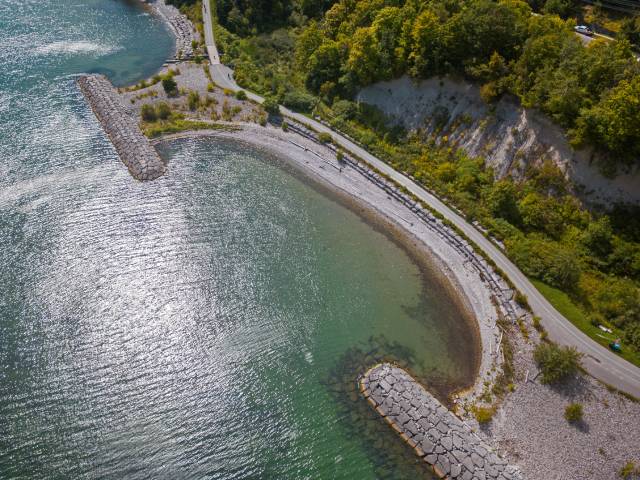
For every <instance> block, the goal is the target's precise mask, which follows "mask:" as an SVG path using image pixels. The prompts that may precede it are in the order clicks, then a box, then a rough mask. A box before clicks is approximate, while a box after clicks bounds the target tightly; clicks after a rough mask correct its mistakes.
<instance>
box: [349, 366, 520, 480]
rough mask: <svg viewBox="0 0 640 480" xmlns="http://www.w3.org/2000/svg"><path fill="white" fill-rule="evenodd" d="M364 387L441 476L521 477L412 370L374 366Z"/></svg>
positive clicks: (479, 479) (470, 478) (492, 479)
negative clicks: (430, 390)
mask: <svg viewBox="0 0 640 480" xmlns="http://www.w3.org/2000/svg"><path fill="white" fill-rule="evenodd" d="M360 390H361V392H362V394H363V395H364V396H365V397H366V398H367V400H368V401H369V403H370V404H371V405H372V406H373V407H374V408H375V409H376V411H377V412H378V413H379V414H380V415H381V416H382V417H383V418H384V419H385V420H386V421H387V423H389V425H391V427H392V428H393V429H394V430H396V431H397V432H398V433H399V434H400V436H401V437H402V439H403V440H404V441H405V442H407V443H408V444H409V445H410V446H411V447H412V448H413V449H414V450H415V452H416V454H417V455H418V456H419V457H421V458H423V459H424V461H425V462H427V463H428V464H429V465H431V467H432V468H433V471H434V472H435V473H436V475H438V476H439V477H440V478H450V479H462V480H522V475H521V474H520V472H519V470H518V468H517V467H514V466H512V465H507V462H506V461H505V460H503V459H502V458H500V456H498V454H497V453H496V452H495V450H494V449H493V448H491V447H490V446H489V445H487V444H486V443H485V442H483V441H482V440H481V439H480V438H479V437H478V436H477V435H476V434H475V433H474V432H473V431H472V430H471V428H470V427H469V426H468V425H467V424H465V423H463V422H462V421H461V420H460V419H459V418H458V417H456V416H455V415H454V414H453V413H451V412H450V411H449V409H447V408H446V407H445V406H444V405H442V404H441V403H440V402H439V401H438V400H437V399H436V398H435V397H433V396H432V395H431V394H429V392H427V391H426V390H425V389H424V388H423V387H422V385H420V384H419V383H418V382H416V381H415V380H414V379H413V378H412V377H411V376H410V375H409V374H408V373H407V372H405V371H404V370H402V369H401V368H398V367H394V366H393V365H390V364H388V363H383V364H380V365H378V366H376V367H374V368H372V369H371V370H369V371H368V372H367V373H366V374H365V375H364V376H363V377H362V379H361V380H360Z"/></svg>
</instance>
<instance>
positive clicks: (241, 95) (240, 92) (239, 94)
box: [236, 90, 247, 100]
mask: <svg viewBox="0 0 640 480" xmlns="http://www.w3.org/2000/svg"><path fill="white" fill-rule="evenodd" d="M236 99H238V100H246V99H247V92H245V91H244V90H238V91H237V92H236Z"/></svg>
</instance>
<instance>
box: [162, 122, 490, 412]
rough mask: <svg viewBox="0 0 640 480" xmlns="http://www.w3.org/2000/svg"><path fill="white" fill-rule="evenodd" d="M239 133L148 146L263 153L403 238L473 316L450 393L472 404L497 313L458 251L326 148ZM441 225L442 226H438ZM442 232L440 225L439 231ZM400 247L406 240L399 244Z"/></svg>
mask: <svg viewBox="0 0 640 480" xmlns="http://www.w3.org/2000/svg"><path fill="white" fill-rule="evenodd" d="M236 125H240V126H242V130H240V131H236V132H224V131H219V130H199V131H187V132H181V133H177V134H171V135H166V136H163V137H159V138H157V139H154V140H153V141H152V142H151V143H152V145H155V144H158V143H163V142H169V141H172V140H177V139H181V138H202V137H213V138H226V139H232V140H235V141H240V142H244V143H247V144H249V145H252V146H253V147H256V148H259V149H265V150H267V151H269V152H270V153H272V154H275V155H276V156H277V157H278V158H281V159H283V160H285V161H286V162H287V163H288V164H289V165H291V166H293V167H294V168H296V170H297V171H299V172H300V173H302V174H304V175H305V176H307V177H308V178H309V179H310V180H312V181H313V182H317V183H318V184H320V185H321V186H323V187H324V188H327V189H329V190H330V191H331V192H332V193H334V194H338V195H340V196H343V197H345V198H346V199H348V200H349V201H351V202H355V203H356V204H357V205H358V206H359V207H360V208H365V209H366V210H368V212H369V214H371V215H374V216H375V217H377V219H379V220H382V221H383V223H384V228H386V229H388V227H389V226H391V227H393V230H396V231H395V232H388V233H390V234H392V235H393V234H395V235H397V234H398V233H400V234H402V235H404V236H406V238H407V240H408V241H409V242H410V244H411V245H413V246H414V248H415V249H416V251H417V252H419V253H421V254H423V255H424V256H426V257H427V258H428V259H430V260H431V261H432V262H431V263H432V264H433V270H434V272H436V273H439V274H440V275H441V277H442V279H443V280H444V281H443V282H442V284H443V285H444V286H446V287H448V288H449V291H450V293H451V294H452V296H453V298H455V299H456V300H458V301H459V302H460V306H461V307H462V308H463V309H464V310H467V311H468V312H469V313H470V314H471V315H470V316H469V317H471V316H472V317H474V318H472V319H469V320H470V321H468V322H466V323H468V325H469V327H470V328H472V329H475V336H476V338H477V339H478V343H479V345H478V347H479V348H477V351H478V355H479V357H480V358H478V359H475V360H474V361H475V362H476V365H477V374H476V375H475V376H474V379H473V384H472V385H469V386H468V387H467V388H463V390H460V391H458V392H456V394H457V395H456V396H459V397H461V400H464V401H466V402H469V403H472V402H473V401H474V400H475V399H476V398H477V397H479V396H480V394H481V392H482V390H483V388H484V383H485V381H487V380H489V381H491V380H492V379H494V378H495V376H496V375H497V371H499V370H500V367H501V359H500V356H499V355H498V346H499V341H500V329H499V327H498V325H497V320H498V313H497V311H496V306H495V305H494V303H493V299H492V297H493V292H492V291H491V289H490V287H489V286H488V285H487V284H486V283H485V281H484V280H483V279H482V278H481V276H480V275H479V274H478V272H477V271H475V270H474V269H472V268H471V267H470V265H468V261H466V259H464V258H463V257H462V256H461V255H460V254H459V252H458V251H457V250H456V249H455V248H454V247H453V246H452V245H450V244H449V243H447V242H446V241H445V240H444V239H443V238H442V237H441V236H439V235H438V234H437V233H435V232H434V231H433V230H432V229H431V228H429V227H428V226H427V225H425V224H424V222H423V221H422V220H421V219H419V218H417V217H416V215H415V213H413V212H412V211H411V210H409V209H408V208H407V207H406V206H405V205H403V204H401V203H400V202H398V201H397V200H394V199H392V198H391V197H389V196H388V194H387V193H386V192H385V191H383V190H382V189H380V188H372V187H373V185H372V183H371V182H370V181H369V180H368V179H366V178H364V177H363V176H362V175H361V174H359V173H358V172H356V171H354V170H352V169H350V168H342V171H340V166H339V164H338V163H337V160H336V157H335V154H334V152H333V151H332V150H330V149H329V148H327V147H326V146H322V145H318V144H316V143H313V142H311V141H310V140H308V139H306V138H304V137H302V136H300V135H298V134H295V133H290V132H284V131H282V130H280V129H277V128H274V127H266V128H265V127H260V126H254V125H251V124H236ZM442 227H444V226H442ZM445 228H446V227H445ZM403 243H404V244H405V245H406V244H407V242H406V241H405V242H403Z"/></svg>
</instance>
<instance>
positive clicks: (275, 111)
mask: <svg viewBox="0 0 640 480" xmlns="http://www.w3.org/2000/svg"><path fill="white" fill-rule="evenodd" d="M262 108H264V111H265V112H267V113H268V114H269V115H279V114H280V105H278V101H277V100H276V99H275V98H273V97H267V98H265V99H264V102H262Z"/></svg>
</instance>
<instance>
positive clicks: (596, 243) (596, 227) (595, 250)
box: [583, 215, 613, 259]
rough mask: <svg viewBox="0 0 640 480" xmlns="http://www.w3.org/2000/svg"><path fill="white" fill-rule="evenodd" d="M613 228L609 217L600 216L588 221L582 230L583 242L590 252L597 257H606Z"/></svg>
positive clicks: (609, 250)
mask: <svg viewBox="0 0 640 480" xmlns="http://www.w3.org/2000/svg"><path fill="white" fill-rule="evenodd" d="M612 240H613V230H612V229H611V222H610V221H609V217H607V216H606V215H605V216H602V217H601V218H599V219H598V220H596V221H594V222H591V223H589V226H588V227H587V230H586V231H585V232H584V240H583V242H584V244H585V246H586V247H587V248H588V249H589V250H590V251H591V253H592V254H593V255H595V256H597V257H599V258H602V259H604V258H606V257H607V255H609V254H610V253H611V249H612V248H613V247H612Z"/></svg>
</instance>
